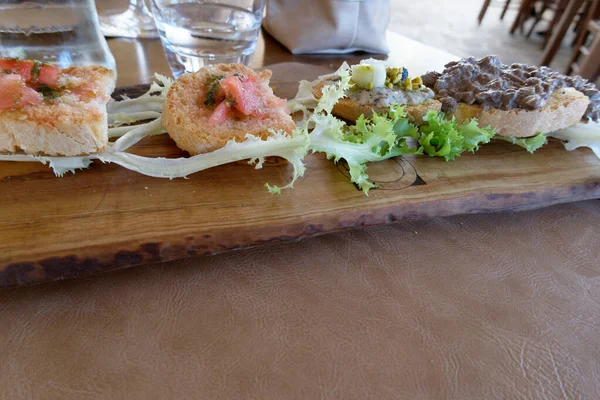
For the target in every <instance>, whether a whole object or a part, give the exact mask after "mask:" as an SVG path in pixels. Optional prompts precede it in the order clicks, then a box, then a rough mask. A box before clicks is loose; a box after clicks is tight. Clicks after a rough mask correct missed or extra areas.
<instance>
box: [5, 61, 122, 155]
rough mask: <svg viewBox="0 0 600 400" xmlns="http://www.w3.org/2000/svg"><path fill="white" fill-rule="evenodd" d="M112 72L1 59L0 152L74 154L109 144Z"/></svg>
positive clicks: (94, 68) (96, 150) (103, 69)
mask: <svg viewBox="0 0 600 400" xmlns="http://www.w3.org/2000/svg"><path fill="white" fill-rule="evenodd" d="M114 87H115V76H114V73H113V71H111V70H109V69H106V68H104V67H100V66H91V67H70V68H65V69H60V68H58V67H56V66H53V65H49V64H44V63H42V62H39V61H32V60H18V59H0V153H17V152H21V153H26V154H35V155H49V156H75V155H83V154H90V153H95V152H100V151H102V150H104V148H105V147H106V145H107V142H108V134H107V131H108V127H107V113H106V104H107V103H108V101H109V100H110V94H111V93H112V91H113V90H114Z"/></svg>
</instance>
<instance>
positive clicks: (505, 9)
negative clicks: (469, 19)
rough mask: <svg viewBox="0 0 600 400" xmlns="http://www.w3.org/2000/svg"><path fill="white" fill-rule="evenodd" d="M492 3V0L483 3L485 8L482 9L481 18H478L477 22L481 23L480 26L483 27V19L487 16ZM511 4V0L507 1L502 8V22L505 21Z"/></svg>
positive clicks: (485, 0)
mask: <svg viewBox="0 0 600 400" xmlns="http://www.w3.org/2000/svg"><path fill="white" fill-rule="evenodd" d="M491 3H492V0H484V1H483V6H482V7H481V11H479V16H478V17H477V22H478V23H479V25H481V21H483V17H484V16H485V13H486V12H487V9H488V8H489V6H490V4H491ZM510 3H511V0H505V2H504V6H503V7H502V14H500V20H503V19H504V16H505V15H506V11H508V7H509V6H510Z"/></svg>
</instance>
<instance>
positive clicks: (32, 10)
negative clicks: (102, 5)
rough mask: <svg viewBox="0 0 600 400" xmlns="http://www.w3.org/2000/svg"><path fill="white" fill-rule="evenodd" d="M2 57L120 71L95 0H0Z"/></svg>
mask: <svg viewBox="0 0 600 400" xmlns="http://www.w3.org/2000/svg"><path fill="white" fill-rule="evenodd" d="M0 58H22V59H32V60H39V61H43V62H45V63H48V64H53V65H56V66H58V67H61V68H66V67H69V66H72V65H77V66H85V65H103V66H105V67H106V68H110V69H112V70H113V71H115V73H116V64H115V58H114V57H113V55H112V54H111V52H110V50H109V48H108V45H107V43H106V40H105V39H104V36H102V34H101V33H100V27H99V24H98V14H97V13H96V6H95V5H94V1H93V0H28V1H23V0H0Z"/></svg>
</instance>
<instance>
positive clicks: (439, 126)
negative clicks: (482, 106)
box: [418, 110, 494, 161]
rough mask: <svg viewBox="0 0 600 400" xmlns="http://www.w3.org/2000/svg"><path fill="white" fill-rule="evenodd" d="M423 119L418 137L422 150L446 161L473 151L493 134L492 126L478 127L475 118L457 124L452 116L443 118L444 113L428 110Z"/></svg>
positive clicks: (487, 141)
mask: <svg viewBox="0 0 600 400" xmlns="http://www.w3.org/2000/svg"><path fill="white" fill-rule="evenodd" d="M423 121H425V123H424V124H423V125H422V126H420V127H419V130H420V136H419V139H418V141H419V144H420V145H421V146H423V151H424V152H425V154H428V155H430V156H438V157H444V159H445V160H446V161H450V160H454V159H455V158H456V157H458V156H460V155H461V154H462V153H463V152H464V151H470V152H475V151H476V150H478V149H479V146H480V145H481V144H485V143H489V141H490V140H491V138H492V137H493V136H494V130H493V129H492V128H490V127H487V128H481V127H479V125H478V122H477V119H475V118H474V119H471V120H468V121H465V122H463V123H460V124H459V123H457V122H456V119H455V118H454V117H453V118H452V119H445V118H444V113H441V112H437V111H434V110H429V111H428V112H427V114H426V115H425V116H424V117H423Z"/></svg>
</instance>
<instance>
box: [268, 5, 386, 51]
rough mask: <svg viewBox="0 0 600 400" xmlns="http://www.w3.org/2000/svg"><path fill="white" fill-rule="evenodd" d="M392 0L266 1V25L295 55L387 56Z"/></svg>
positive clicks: (270, 32) (271, 33)
mask: <svg viewBox="0 0 600 400" xmlns="http://www.w3.org/2000/svg"><path fill="white" fill-rule="evenodd" d="M389 19H390V0H267V12H266V16H265V19H264V22H263V26H264V27H265V29H266V30H267V32H269V34H270V35H271V36H273V37H274V38H275V39H277V40H278V41H279V42H280V43H281V44H283V45H284V46H285V47H287V48H288V50H289V51H291V52H292V53H293V54H309V53H334V54H342V53H351V52H354V51H365V52H369V53H379V54H387V53H388V52H389V48H388V45H387V42H386V35H385V33H386V29H387V25H388V23H389Z"/></svg>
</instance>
